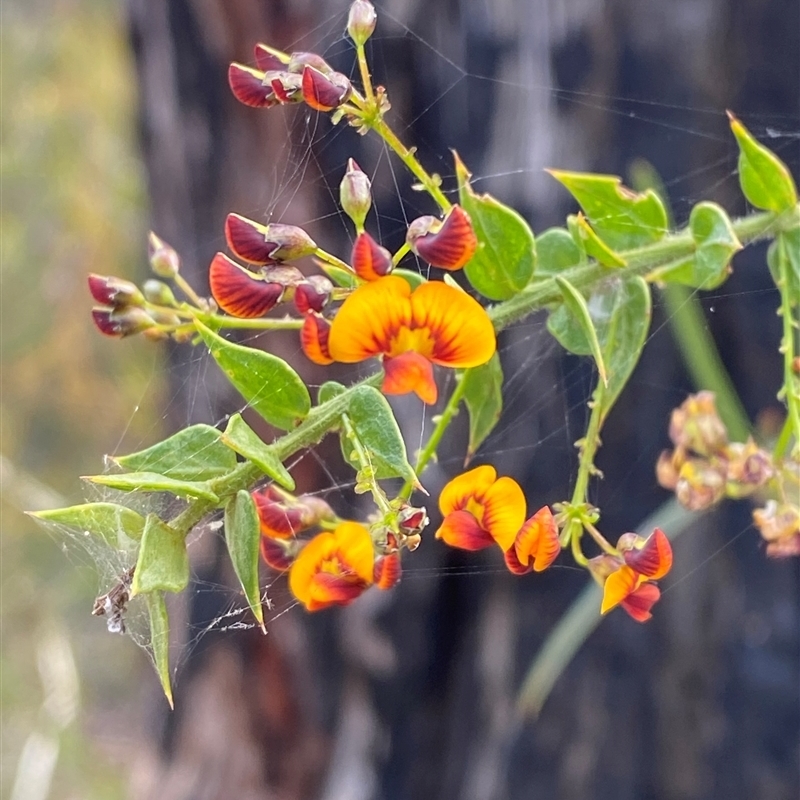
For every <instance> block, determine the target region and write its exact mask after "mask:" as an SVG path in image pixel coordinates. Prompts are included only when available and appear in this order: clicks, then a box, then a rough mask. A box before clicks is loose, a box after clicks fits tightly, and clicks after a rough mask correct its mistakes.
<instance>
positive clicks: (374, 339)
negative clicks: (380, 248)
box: [328, 275, 497, 404]
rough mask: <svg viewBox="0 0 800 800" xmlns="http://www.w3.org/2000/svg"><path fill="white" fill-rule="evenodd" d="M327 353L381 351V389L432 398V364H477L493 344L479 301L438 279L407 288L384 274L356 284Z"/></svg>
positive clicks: (337, 357) (343, 355)
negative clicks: (382, 378)
mask: <svg viewBox="0 0 800 800" xmlns="http://www.w3.org/2000/svg"><path fill="white" fill-rule="evenodd" d="M328 346H329V348H330V354H331V358H333V359H334V361H341V362H344V363H348V364H352V363H355V362H358V361H364V360H365V359H367V358H372V357H373V356H383V368H384V371H385V373H386V375H385V377H384V380H383V391H384V392H385V393H386V394H406V393H408V392H415V393H416V394H417V395H418V396H419V397H420V398H421V399H422V400H423V401H424V402H426V403H429V404H432V403H435V402H436V398H437V396H438V392H437V388H436V382H435V380H434V377H433V364H440V365H442V366H445V367H458V368H464V367H477V366H479V365H480V364H485V363H486V362H487V361H488V360H489V359H490V358H491V357H492V355H493V354H494V352H495V349H496V347H497V343H496V340H495V334H494V328H493V327H492V323H491V320H490V319H489V316H488V315H487V314H486V311H485V310H484V309H483V307H482V306H481V305H480V303H478V302H477V301H476V300H474V299H473V298H472V297H470V296H469V295H468V294H466V293H465V292H462V291H461V290H460V289H456V288H454V287H452V286H448V285H447V284H446V283H441V282H439V281H429V282H426V283H423V284H422V285H421V286H418V287H417V288H416V289H414V290H413V291H412V289H411V287H410V286H409V284H408V282H407V281H405V280H404V279H403V278H400V277H397V276H394V275H387V276H386V277H383V278H380V279H378V280H376V281H372V282H370V283H366V284H363V285H362V286H359V287H358V288H357V289H356V290H355V291H354V292H353V293H352V294H351V295H350V296H349V297H348V298H347V300H345V301H344V303H343V304H342V306H341V308H340V309H339V311H338V313H337V314H336V317H335V318H334V320H333V324H332V325H331V331H330V337H329V340H328Z"/></svg>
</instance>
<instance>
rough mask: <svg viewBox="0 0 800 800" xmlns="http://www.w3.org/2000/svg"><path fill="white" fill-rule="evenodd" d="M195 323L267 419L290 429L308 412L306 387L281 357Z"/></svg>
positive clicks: (236, 383)
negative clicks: (219, 334)
mask: <svg viewBox="0 0 800 800" xmlns="http://www.w3.org/2000/svg"><path fill="white" fill-rule="evenodd" d="M195 325H196V326H197V330H198V331H199V333H200V335H201V336H202V337H203V340H204V341H205V343H206V345H207V346H208V349H209V351H210V352H211V355H212V356H213V357H214V360H215V361H216V362H217V364H219V366H220V368H221V369H222V371H223V372H224V373H225V374H226V375H227V376H228V380H230V382H231V383H232V384H233V385H234V386H235V387H236V388H237V389H238V390H239V392H240V393H241V395H242V397H244V399H245V400H246V401H247V402H248V404H249V405H250V406H252V407H253V408H254V409H255V411H257V412H258V413H259V414H260V415H261V416H262V417H263V418H264V419H265V420H266V421H267V422H269V423H270V424H271V425H275V427H277V428H282V429H283V430H289V429H290V428H293V427H294V426H295V424H296V423H297V422H298V421H299V420H301V419H303V418H304V417H305V416H306V415H307V414H308V412H309V409H310V408H311V397H310V396H309V394H308V389H307V388H306V385H305V384H304V383H303V381H302V380H301V379H300V376H299V375H298V374H297V373H296V372H295V371H294V370H293V369H292V368H291V367H290V366H289V365H288V364H287V363H286V362H285V361H284V360H283V359H281V358H278V357H277V356H274V355H272V354H271V353H265V352H264V351H263V350H256V349H254V348H252V347H243V346H242V345H240V344H234V343H233V342H229V341H227V340H226V339H223V338H222V337H221V336H218V335H217V334H216V333H214V332H213V331H211V330H209V329H208V328H207V327H206V326H205V325H203V324H202V323H201V322H199V321H197V320H195Z"/></svg>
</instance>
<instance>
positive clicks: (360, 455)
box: [342, 414, 392, 518]
mask: <svg viewBox="0 0 800 800" xmlns="http://www.w3.org/2000/svg"><path fill="white" fill-rule="evenodd" d="M342 427H343V428H344V432H345V435H346V436H347V439H348V440H349V441H350V443H351V444H352V445H353V450H354V451H355V454H356V458H357V459H358V463H359V464H360V465H361V474H359V476H358V480H359V481H363V482H364V483H366V484H367V485H368V486H369V490H370V492H371V493H372V499H373V500H374V501H375V505H376V506H377V507H378V508H379V509H380V510H381V513H382V514H383V516H384V518H386V517H388V516H389V515H391V513H392V507H391V506H390V505H389V499H388V498H387V497H386V494H385V493H384V491H383V489H381V487H380V485H379V484H378V482H377V481H376V480H375V469H374V467H373V466H372V459H371V458H370V456H369V453H368V452H367V450H366V449H365V447H364V445H363V444H362V443H361V439H359V438H358V433H356V429H355V428H354V427H353V423H352V422H350V419H349V417H348V416H347V414H342ZM356 494H360V492H359V491H358V487H356Z"/></svg>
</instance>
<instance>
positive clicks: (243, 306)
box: [208, 253, 284, 319]
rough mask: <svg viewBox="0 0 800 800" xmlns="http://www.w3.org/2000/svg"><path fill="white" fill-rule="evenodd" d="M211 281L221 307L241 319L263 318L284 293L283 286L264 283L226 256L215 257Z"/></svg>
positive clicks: (220, 254)
mask: <svg viewBox="0 0 800 800" xmlns="http://www.w3.org/2000/svg"><path fill="white" fill-rule="evenodd" d="M208 281H209V284H210V286H211V294H212V295H213V296H214V299H215V300H216V301H217V304H218V305H219V307H220V308H221V309H222V310H223V311H226V312H227V313H228V314H230V315H231V316H234V317H240V318H242V319H253V318H255V317H263V316H264V314H266V313H267V312H268V311H269V310H270V309H271V308H273V307H274V306H275V304H276V303H278V302H279V301H280V299H281V297H282V295H283V291H284V287H283V286H282V285H281V284H279V283H267V282H266V281H263V280H261V279H260V278H259V277H258V276H257V275H254V274H253V273H252V272H249V271H248V270H246V269H243V268H242V267H240V266H239V265H238V264H236V263H235V262H234V261H231V260H230V259H229V258H228V257H227V256H226V255H224V254H223V253H217V254H216V255H215V256H214V260H213V261H212V262H211V266H210V267H209V269H208Z"/></svg>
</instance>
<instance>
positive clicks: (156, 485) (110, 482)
mask: <svg viewBox="0 0 800 800" xmlns="http://www.w3.org/2000/svg"><path fill="white" fill-rule="evenodd" d="M84 480H86V481H91V482H92V483H99V484H100V485H101V486H110V487H111V488H112V489H119V490H121V491H123V492H171V493H172V494H174V495H177V496H178V497H199V498H200V499H202V500H211V501H212V502H214V503H216V502H217V501H218V500H219V498H218V497H217V496H216V495H215V494H214V492H212V491H211V489H209V488H208V484H205V483H198V482H196V481H176V480H175V479H174V478H166V477H164V476H163V475H159V474H158V473H156V472H123V473H121V474H119V475H89V476H87V477H84Z"/></svg>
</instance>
